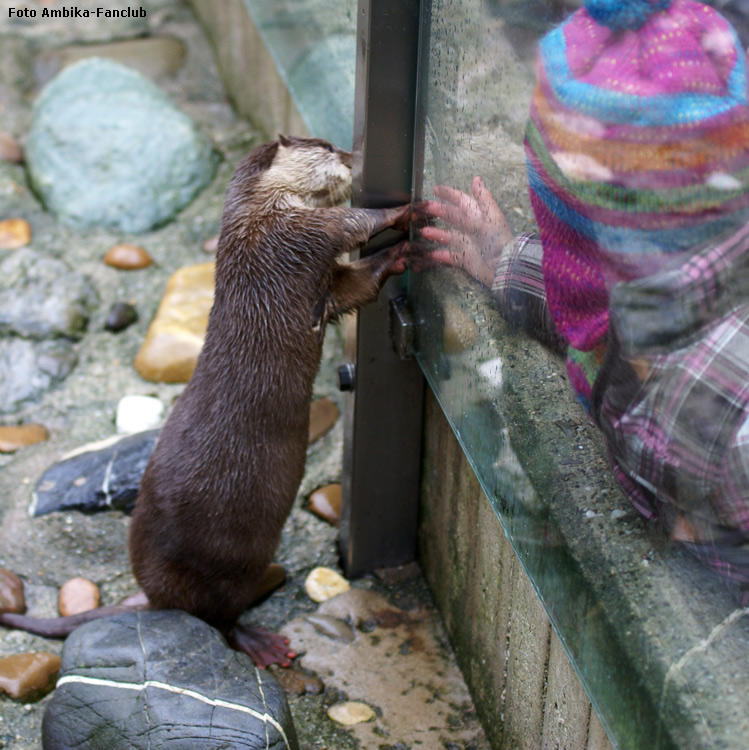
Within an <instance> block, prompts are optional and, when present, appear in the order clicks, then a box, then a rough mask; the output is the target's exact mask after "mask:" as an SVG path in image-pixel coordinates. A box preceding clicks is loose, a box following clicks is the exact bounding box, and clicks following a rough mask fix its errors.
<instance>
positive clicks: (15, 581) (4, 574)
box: [0, 568, 26, 614]
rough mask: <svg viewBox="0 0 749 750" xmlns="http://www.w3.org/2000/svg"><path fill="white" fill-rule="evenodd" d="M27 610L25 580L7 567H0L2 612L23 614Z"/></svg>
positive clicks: (0, 610)
mask: <svg viewBox="0 0 749 750" xmlns="http://www.w3.org/2000/svg"><path fill="white" fill-rule="evenodd" d="M25 611H26V597H25V596H24V592H23V581H22V580H21V579H20V578H19V577H18V576H17V575H16V574H15V573H13V572H12V571H10V570H8V569H7V568H0V612H13V613H15V614H23V613H24V612H25Z"/></svg>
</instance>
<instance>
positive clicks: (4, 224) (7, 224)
mask: <svg viewBox="0 0 749 750" xmlns="http://www.w3.org/2000/svg"><path fill="white" fill-rule="evenodd" d="M29 242H31V225H30V224H29V222H28V221H26V220H25V219H5V220H4V221H0V250H18V248H19V247H26V245H28V244H29Z"/></svg>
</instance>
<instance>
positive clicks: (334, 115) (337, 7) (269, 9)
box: [244, 0, 356, 149]
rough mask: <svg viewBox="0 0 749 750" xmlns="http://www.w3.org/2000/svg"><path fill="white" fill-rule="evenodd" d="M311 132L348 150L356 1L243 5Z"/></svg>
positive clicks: (251, 0) (252, 1) (278, 0)
mask: <svg viewBox="0 0 749 750" xmlns="http://www.w3.org/2000/svg"><path fill="white" fill-rule="evenodd" d="M244 3H245V5H246V6H247V9H248V11H249V13H250V16H251V17H252V20H253V22H254V24H255V26H256V27H257V29H258V31H259V32H260V34H261V36H262V37H263V40H264V41H265V43H266V46H267V47H268V50H269V51H270V53H271V55H272V56H273V59H274V60H275V63H276V65H277V67H278V70H279V71H280V73H281V75H282V76H283V78H284V80H285V81H286V85H287V86H288V88H289V91H290V93H291V95H292V97H293V98H294V101H295V103H296V105H297V106H298V107H299V111H300V113H301V115H302V117H303V118H304V121H305V122H306V124H307V126H308V128H309V131H310V133H312V134H313V135H315V136H317V137H319V138H325V139H327V140H329V141H331V142H332V143H335V144H336V145H337V146H340V147H341V148H345V149H351V145H352V139H353V130H352V123H353V121H354V73H355V66H356V0H273V2H268V0H244Z"/></svg>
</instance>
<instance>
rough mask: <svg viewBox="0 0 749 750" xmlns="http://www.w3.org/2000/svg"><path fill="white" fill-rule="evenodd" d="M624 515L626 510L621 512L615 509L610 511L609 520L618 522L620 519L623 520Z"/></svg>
mask: <svg viewBox="0 0 749 750" xmlns="http://www.w3.org/2000/svg"><path fill="white" fill-rule="evenodd" d="M626 515H627V511H626V510H621V509H620V508H617V509H616V510H612V511H611V520H612V521H618V520H619V519H620V518H624V516H626Z"/></svg>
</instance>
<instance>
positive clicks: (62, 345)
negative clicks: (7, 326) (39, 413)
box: [0, 336, 78, 413]
mask: <svg viewBox="0 0 749 750" xmlns="http://www.w3.org/2000/svg"><path fill="white" fill-rule="evenodd" d="M77 362H78V357H77V355H76V353H75V351H74V350H73V346H72V344H71V342H70V341H69V340H67V339H58V340H54V341H30V340H29V339H22V338H18V337H17V336H9V337H8V338H0V413H12V412H14V411H16V410H17V409H18V408H20V407H21V406H23V405H24V404H26V403H29V402H32V401H36V400H37V399H39V398H40V397H41V396H42V395H43V394H44V392H45V391H47V390H49V389H50V388H52V387H53V386H55V385H57V384H58V383H59V382H60V381H62V380H64V379H65V378H66V377H67V376H68V375H69V374H70V372H71V371H72V370H73V368H74V367H75V365H76V364H77Z"/></svg>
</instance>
